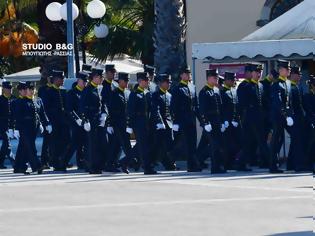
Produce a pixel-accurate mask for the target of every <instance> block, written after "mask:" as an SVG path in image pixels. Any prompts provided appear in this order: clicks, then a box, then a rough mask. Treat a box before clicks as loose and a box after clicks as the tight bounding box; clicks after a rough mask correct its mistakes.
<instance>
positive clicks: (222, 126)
mask: <svg viewBox="0 0 315 236" xmlns="http://www.w3.org/2000/svg"><path fill="white" fill-rule="evenodd" d="M224 131H225V125H224V124H222V125H221V133H224Z"/></svg>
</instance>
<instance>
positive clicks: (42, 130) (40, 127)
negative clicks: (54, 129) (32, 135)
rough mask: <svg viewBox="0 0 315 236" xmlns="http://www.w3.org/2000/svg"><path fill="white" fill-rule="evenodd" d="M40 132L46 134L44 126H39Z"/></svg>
mask: <svg viewBox="0 0 315 236" xmlns="http://www.w3.org/2000/svg"><path fill="white" fill-rule="evenodd" d="M39 131H40V133H41V134H42V133H44V127H43V125H42V124H40V125H39Z"/></svg>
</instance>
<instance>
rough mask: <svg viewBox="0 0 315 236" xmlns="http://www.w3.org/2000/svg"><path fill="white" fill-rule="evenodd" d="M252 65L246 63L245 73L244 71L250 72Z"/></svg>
mask: <svg viewBox="0 0 315 236" xmlns="http://www.w3.org/2000/svg"><path fill="white" fill-rule="evenodd" d="M252 69H253V68H252V64H249V63H247V64H246V65H245V72H246V71H248V72H252Z"/></svg>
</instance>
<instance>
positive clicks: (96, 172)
mask: <svg viewBox="0 0 315 236" xmlns="http://www.w3.org/2000/svg"><path fill="white" fill-rule="evenodd" d="M89 174H90V175H100V174H102V171H101V170H91V171H89Z"/></svg>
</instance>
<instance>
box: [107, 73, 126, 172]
mask: <svg viewBox="0 0 315 236" xmlns="http://www.w3.org/2000/svg"><path fill="white" fill-rule="evenodd" d="M128 82H129V74H127V73H124V72H120V73H118V87H117V88H116V89H114V91H113V93H112V96H111V99H110V101H109V106H108V111H109V116H110V121H111V125H112V129H113V130H112V131H110V132H111V133H112V134H113V140H114V145H113V146H114V147H119V148H122V150H123V151H124V153H125V157H123V158H122V159H121V160H120V166H121V169H122V171H123V172H124V173H126V174H129V170H128V166H129V165H130V163H131V161H132V148H131V143H130V137H129V134H128V133H127V132H126V128H127V103H128V99H129V94H130V91H129V90H128ZM109 128H111V127H109ZM108 150H109V153H108V156H109V157H111V160H112V161H111V162H112V164H114V163H115V162H116V161H117V159H118V155H117V154H118V153H117V151H116V149H114V148H109V149H108Z"/></svg>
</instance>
